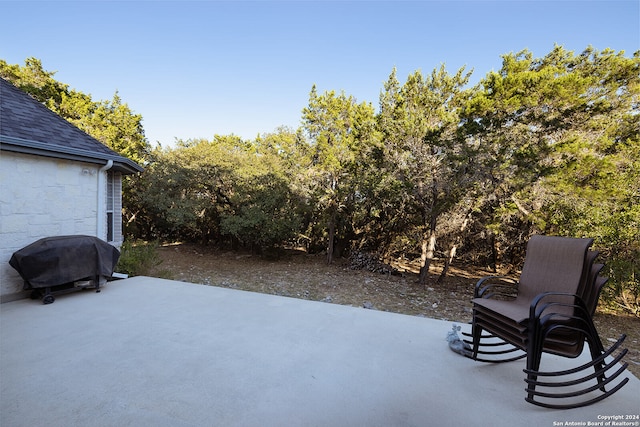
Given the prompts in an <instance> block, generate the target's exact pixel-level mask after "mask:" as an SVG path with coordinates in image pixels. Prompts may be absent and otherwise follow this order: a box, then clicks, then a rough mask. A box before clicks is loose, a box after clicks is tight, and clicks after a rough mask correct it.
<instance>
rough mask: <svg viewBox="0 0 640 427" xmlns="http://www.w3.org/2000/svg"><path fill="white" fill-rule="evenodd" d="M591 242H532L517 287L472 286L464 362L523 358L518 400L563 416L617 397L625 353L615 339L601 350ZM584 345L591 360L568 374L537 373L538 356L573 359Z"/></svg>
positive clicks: (598, 280) (599, 280)
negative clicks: (522, 385) (522, 386)
mask: <svg viewBox="0 0 640 427" xmlns="http://www.w3.org/2000/svg"><path fill="white" fill-rule="evenodd" d="M592 243H593V239H577V238H568V237H556V236H532V237H531V239H530V240H529V242H528V244H527V253H526V258H525V262H524V266H523V268H522V273H521V275H520V279H519V281H518V282H510V281H508V280H506V279H504V278H499V277H486V278H483V279H480V281H479V282H478V283H477V284H476V288H475V295H474V299H473V320H472V326H471V333H470V334H465V336H466V338H465V342H466V343H467V344H468V345H470V346H471V352H470V354H469V357H471V358H473V359H474V360H478V361H482V362H493V363H496V362H508V361H513V360H517V359H522V358H525V357H526V359H527V364H526V369H525V370H524V372H525V374H526V378H525V382H526V384H527V386H526V393H527V396H526V398H525V400H526V401H527V402H530V403H532V404H535V405H539V406H543V407H547V408H556V409H567V408H576V407H581V406H586V405H590V404H592V403H595V402H598V401H601V400H603V399H605V398H607V397H608V396H611V395H612V394H613V393H615V392H616V391H618V390H620V388H622V387H623V386H624V385H625V384H626V383H627V382H628V380H629V379H628V378H626V377H625V378H620V375H621V374H622V373H623V372H624V371H625V369H626V368H627V366H628V365H627V363H618V362H620V361H621V360H622V358H623V357H624V355H625V354H626V353H627V350H626V349H620V345H621V344H622V342H623V341H624V339H625V335H622V336H621V337H620V339H618V341H616V342H615V343H614V344H613V345H612V346H611V347H610V348H609V349H607V350H605V349H604V347H603V345H602V342H601V340H600V337H599V336H598V332H597V331H596V328H595V325H594V323H593V314H594V312H595V309H596V306H597V303H598V298H599V296H600V291H601V290H602V287H603V286H604V284H605V283H606V282H607V278H604V277H601V276H600V271H601V270H602V268H603V265H602V264H599V263H596V262H595V261H596V258H597V257H598V252H596V251H592V250H590V249H589V248H590V246H591V245H592ZM585 342H586V343H587V345H588V347H589V350H590V355H591V361H590V362H588V363H585V364H582V365H580V366H577V367H575V368H574V369H569V370H564V371H556V372H548V371H541V370H540V364H541V359H542V354H543V353H551V354H555V355H559V356H564V357H568V358H577V357H578V356H580V355H581V354H582V352H583V349H584V343H585Z"/></svg>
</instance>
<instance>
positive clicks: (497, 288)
mask: <svg viewBox="0 0 640 427" xmlns="http://www.w3.org/2000/svg"><path fill="white" fill-rule="evenodd" d="M517 294H518V282H517V281H515V280H513V279H510V278H508V277H506V276H486V277H483V278H481V279H480V280H478V282H477V283H476V287H475V290H474V293H473V296H474V298H485V299H489V298H493V297H495V296H500V297H503V298H504V297H510V298H515V297H516V295H517Z"/></svg>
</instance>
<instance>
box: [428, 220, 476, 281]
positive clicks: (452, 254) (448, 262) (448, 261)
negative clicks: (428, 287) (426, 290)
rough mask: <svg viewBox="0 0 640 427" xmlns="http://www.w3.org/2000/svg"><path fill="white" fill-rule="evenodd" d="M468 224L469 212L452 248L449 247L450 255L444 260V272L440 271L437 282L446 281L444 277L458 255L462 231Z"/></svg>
mask: <svg viewBox="0 0 640 427" xmlns="http://www.w3.org/2000/svg"><path fill="white" fill-rule="evenodd" d="M467 224H469V214H467V216H466V217H465V218H464V221H462V225H461V226H460V233H459V234H458V235H457V236H456V237H455V239H454V240H453V243H452V244H451V248H449V256H447V259H446V260H445V261H444V267H443V268H442V272H441V273H440V276H439V277H438V280H437V281H436V283H437V284H441V283H442V282H444V279H445V278H446V277H447V273H448V272H449V266H450V265H451V262H453V258H455V256H456V251H457V250H458V245H459V244H460V240H461V239H462V237H461V236H462V233H463V232H464V230H465V229H466V228H467Z"/></svg>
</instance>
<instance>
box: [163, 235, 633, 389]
mask: <svg viewBox="0 0 640 427" xmlns="http://www.w3.org/2000/svg"><path fill="white" fill-rule="evenodd" d="M159 254H160V258H161V260H162V262H161V263H160V264H159V265H158V266H156V267H155V268H154V269H153V270H152V271H151V275H153V276H158V277H163V278H168V279H173V280H180V281H184V282H191V283H200V284H204V285H210V286H220V287H225V288H231V289H240V290H245V291H252V292H261V293H267V294H274V295H280V296H285V297H292V298H302V299H307V300H314V301H323V302H327V303H332V304H343V305H350V306H354V307H364V308H369V309H374V310H383V311H390V312H396V313H402V314H408V315H414V316H424V317H430V318H434V319H440V320H447V321H452V322H458V323H468V322H470V321H471V299H472V297H473V288H474V285H475V283H476V282H477V280H478V279H479V278H480V277H483V276H487V275H491V272H489V271H483V270H482V269H477V268H475V267H474V268H472V269H465V268H455V267H452V268H451V271H450V274H449V276H448V277H447V279H446V281H445V282H444V283H443V284H440V285H437V284H435V280H436V279H437V275H438V274H439V272H440V271H439V268H438V266H437V265H436V266H435V267H434V268H433V273H432V275H431V277H430V279H431V280H430V283H433V284H431V285H427V286H426V287H425V286H421V285H419V284H418V283H417V274H416V273H417V270H416V267H415V266H412V265H407V264H405V265H402V266H399V265H393V267H396V268H399V269H402V270H405V271H404V272H403V273H402V274H400V275H391V274H381V273H374V272H370V271H366V270H354V269H352V268H351V266H350V263H349V261H348V260H340V261H338V262H335V263H334V264H332V265H327V263H326V258H325V257H324V256H322V255H308V254H306V253H305V252H302V251H288V252H286V253H285V254H284V255H283V256H281V257H280V258H279V259H277V260H265V259H263V258H261V257H259V256H257V255H251V254H248V253H238V252H231V251H228V252H223V251H219V250H216V249H211V248H207V247H202V246H196V245H185V244H173V245H165V246H162V247H160V249H159ZM595 323H596V328H597V329H598V331H599V333H600V336H601V339H602V342H603V344H604V345H605V346H607V344H609V345H610V344H611V343H612V342H615V341H616V340H617V339H618V338H619V336H620V335H621V334H623V333H624V334H627V339H626V341H625V343H624V345H625V347H626V348H628V349H629V353H628V354H627V355H626V357H625V360H626V361H627V362H628V363H629V370H630V371H631V372H632V373H633V374H634V375H635V376H636V377H638V378H640V319H639V318H635V317H630V316H625V315H622V314H611V313H604V312H600V311H598V312H597V313H596V316H595ZM443 338H444V337H443Z"/></svg>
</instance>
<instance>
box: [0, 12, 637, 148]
mask: <svg viewBox="0 0 640 427" xmlns="http://www.w3.org/2000/svg"><path fill="white" fill-rule="evenodd" d="M639 4H640V2H639V1H638V0H631V1H568V0H564V1H563V0H556V1H516V0H511V1H500V0H494V1H482V0H477V1H456V0H450V1H427V0H425V1H411V2H401V1H353V2H346V1H320V2H314V1H288V2H285V1H282V2H276V1H257V2H249V1H236V2H222V1H196V2H187V1H163V2H154V1H138V2H134V1H122V2H117V1H84V2H61V1H41V2H31V1H22V2H7V1H0V13H1V14H2V15H3V19H2V25H0V59H4V60H5V61H7V62H8V63H10V64H21V65H23V64H24V60H25V59H26V58H27V57H36V58H38V59H40V60H42V63H43V66H44V68H45V69H47V70H49V71H56V74H55V78H56V79H57V80H59V81H61V82H64V83H67V84H69V85H70V86H71V87H72V88H75V89H77V90H79V91H82V92H84V93H88V94H91V96H92V97H93V99H94V100H95V101H98V100H106V99H111V98H112V96H113V94H114V93H115V91H116V90H117V91H118V92H119V94H120V97H121V98H122V99H123V101H124V102H126V103H127V104H128V105H129V107H130V108H131V109H132V110H133V111H134V112H135V113H138V114H141V115H142V116H143V120H144V121H143V125H144V128H145V132H146V135H147V138H148V139H149V141H150V142H151V143H152V144H153V145H155V143H156V142H157V141H159V142H161V143H162V145H163V146H167V145H171V144H173V142H174V140H175V138H178V139H189V138H207V139H211V138H213V136H214V135H215V134H220V135H227V134H231V133H233V134H236V135H239V136H241V137H243V138H245V139H253V138H255V137H256V136H257V135H258V134H259V133H262V134H264V133H268V132H273V131H274V130H275V129H276V128H277V127H278V126H281V125H284V126H289V127H292V128H297V127H298V126H299V125H300V118H301V110H302V108H304V107H305V106H306V105H307V103H308V95H309V91H310V90H311V87H312V85H313V84H316V85H317V87H318V91H319V92H320V93H322V92H324V91H326V90H335V91H336V92H340V91H341V90H344V91H345V93H346V94H348V95H353V96H354V97H355V98H357V100H358V101H366V102H371V103H372V104H373V105H374V107H376V108H377V106H378V97H379V94H380V90H381V89H382V86H383V83H384V81H385V80H386V79H387V78H388V76H389V74H390V72H391V70H392V68H393V67H397V69H398V78H399V79H400V81H401V82H404V80H405V79H406V77H407V75H408V74H410V73H412V72H414V71H415V70H421V71H422V72H423V73H425V74H426V73H429V72H431V70H433V69H434V68H436V67H439V66H440V64H442V63H444V64H445V65H446V67H447V69H448V70H449V71H450V72H451V73H454V72H455V71H456V70H457V69H458V68H459V67H461V66H466V67H467V69H471V68H473V69H474V74H473V77H472V81H473V82H477V81H478V80H479V79H481V78H482V77H483V76H484V75H485V74H486V73H487V72H488V71H491V70H492V69H493V70H497V69H499V68H500V66H501V58H500V55H502V54H505V53H509V52H517V51H520V50H522V49H525V48H527V49H529V50H531V51H532V52H533V53H534V55H535V56H544V55H545V54H546V53H548V52H549V51H550V50H551V49H552V48H553V46H554V44H555V43H557V44H560V45H563V46H564V47H565V48H566V49H568V50H573V51H575V52H581V51H582V50H583V49H584V48H586V47H587V46H588V45H592V46H594V47H595V48H596V49H599V50H602V49H604V48H612V49H614V50H616V51H620V50H625V51H626V52H627V55H628V56H631V55H632V53H633V52H634V51H636V50H638V49H640V12H639V10H640V6H639Z"/></svg>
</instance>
